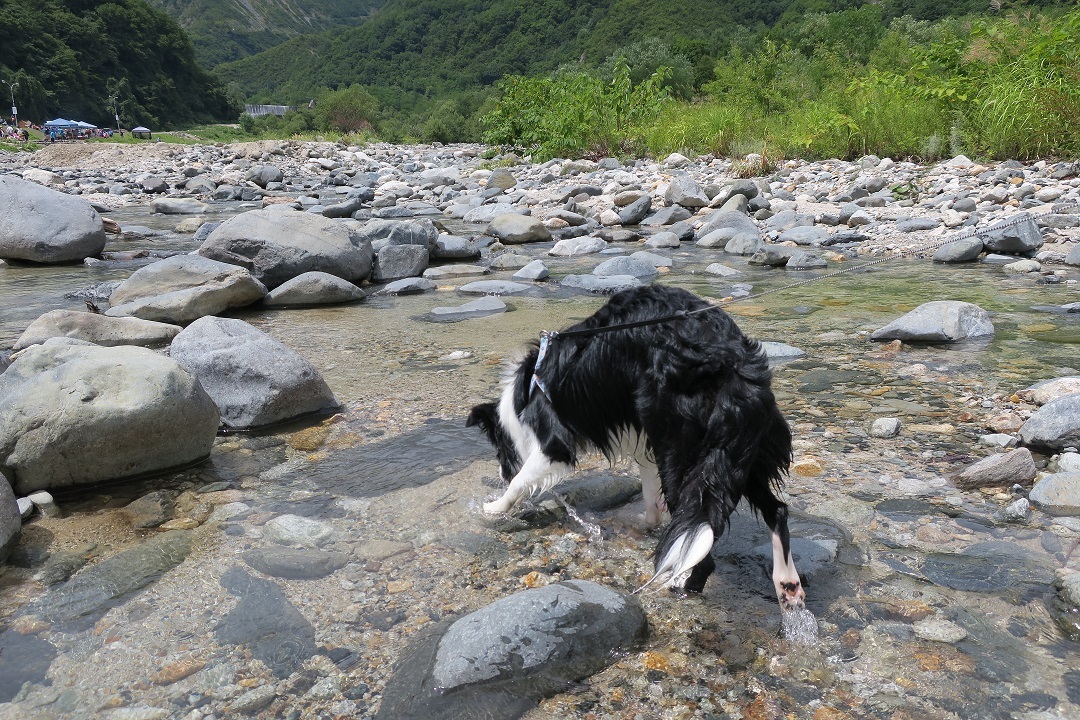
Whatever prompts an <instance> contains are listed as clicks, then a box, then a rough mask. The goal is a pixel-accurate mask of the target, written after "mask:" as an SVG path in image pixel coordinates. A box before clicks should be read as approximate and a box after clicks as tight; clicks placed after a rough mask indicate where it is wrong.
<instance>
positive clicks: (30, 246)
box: [0, 175, 105, 263]
mask: <svg viewBox="0 0 1080 720" xmlns="http://www.w3.org/2000/svg"><path fill="white" fill-rule="evenodd" d="M0 207H2V208H3V209H4V211H3V212H2V213H0V258H9V259H13V260H29V261H31V262H39V263H64V262H75V261H79V260H82V259H83V258H87V257H96V256H98V255H100V254H101V251H102V250H104V249H105V226H104V224H103V223H102V221H101V216H100V215H98V214H97V211H96V210H94V208H93V207H91V206H90V203H88V202H86V200H84V199H82V198H80V197H75V196H74V195H66V194H64V193H62V192H57V191H56V190H52V189H50V188H47V187H43V186H41V185H38V184H37V183H32V182H27V181H26V180H20V179H19V178H17V177H15V176H13V175H0Z"/></svg>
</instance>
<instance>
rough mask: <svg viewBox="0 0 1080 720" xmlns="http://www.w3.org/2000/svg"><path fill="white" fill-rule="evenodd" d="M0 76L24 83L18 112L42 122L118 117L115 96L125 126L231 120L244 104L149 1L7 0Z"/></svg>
mask: <svg viewBox="0 0 1080 720" xmlns="http://www.w3.org/2000/svg"><path fill="white" fill-rule="evenodd" d="M0 78H3V79H6V80H8V81H9V82H14V83H17V84H18V86H19V87H18V92H17V93H16V97H15V100H16V104H17V105H18V107H19V116H20V118H21V119H27V120H31V119H32V120H35V121H38V122H40V121H43V120H45V119H47V118H53V117H56V116H65V117H67V116H75V117H76V118H77V119H80V120H87V121H90V122H93V123H96V124H98V125H103V126H109V125H112V124H113V122H114V120H113V104H112V102H111V100H110V97H111V96H115V97H116V109H117V110H118V111H119V114H120V118H121V121H122V122H123V123H124V124H126V125H128V126H129V127H130V126H133V125H138V124H144V125H149V126H150V127H153V128H161V127H163V126H166V125H170V126H175V125H180V124H185V123H192V122H205V121H208V120H232V119H234V118H235V117H236V115H237V114H238V113H239V112H240V110H241V109H242V108H241V107H240V106H239V105H238V104H232V103H230V101H229V100H228V99H227V97H226V94H225V90H224V88H223V86H222V85H221V83H220V82H219V81H218V80H217V79H216V78H214V77H212V76H211V75H210V74H209V73H208V72H206V71H205V70H203V69H202V68H201V67H199V65H198V64H197V63H196V62H195V54H194V51H193V49H192V47H191V42H190V41H189V40H188V38H187V36H186V35H185V34H184V32H183V31H182V30H181V29H180V27H179V26H178V25H177V24H176V21H175V20H173V19H172V18H171V17H169V16H168V15H166V14H165V13H164V12H162V11H161V10H158V9H156V8H152V7H151V6H150V5H148V4H147V3H146V2H145V0H3V2H0ZM3 89H4V90H7V88H3Z"/></svg>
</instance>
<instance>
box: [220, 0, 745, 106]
mask: <svg viewBox="0 0 1080 720" xmlns="http://www.w3.org/2000/svg"><path fill="white" fill-rule="evenodd" d="M733 29H734V23H733V20H732V14H731V12H730V10H729V9H727V4H726V3H718V2H716V1H715V0H591V1H589V2H582V1H576V2H575V1H574V0H532V2H529V3H520V2H514V1H512V0H389V1H388V2H387V3H386V5H384V6H383V8H382V9H381V10H380V11H379V12H378V13H376V14H375V15H373V16H372V17H371V18H370V19H369V20H368V21H367V22H365V23H364V24H362V25H360V26H358V27H354V28H349V29H346V30H343V31H339V32H334V33H322V34H319V35H315V36H307V37H303V38H294V39H293V40H290V41H288V42H286V43H284V44H282V45H280V46H278V47H275V48H272V49H270V50H268V51H266V52H263V53H260V54H258V55H255V56H252V57H250V58H246V59H244V60H240V61H237V62H233V63H228V64H225V65H222V66H219V67H218V68H216V69H215V72H216V73H217V74H218V75H219V76H220V77H222V78H223V79H224V80H226V81H227V82H235V83H237V84H238V85H239V86H240V88H242V90H243V91H244V92H245V93H247V94H248V95H249V96H255V97H258V98H261V99H266V100H270V99H274V100H276V101H280V102H296V101H298V100H302V99H304V98H305V97H308V96H310V95H311V94H312V93H313V92H314V90H315V89H316V88H319V87H332V88H333V87H342V86H347V85H351V84H353V83H360V84H362V85H370V86H389V87H396V88H399V89H401V90H405V91H407V92H413V93H419V94H423V95H429V94H434V95H439V94H445V93H450V92H457V91H460V90H462V89H466V88H475V87H478V86H487V85H490V84H492V83H494V82H495V81H497V80H498V79H499V78H501V77H503V76H504V75H506V74H508V73H519V74H527V73H538V72H548V71H551V70H554V69H556V68H557V67H559V66H560V65H562V64H565V63H576V62H578V61H579V60H584V61H588V62H596V61H598V60H600V59H602V58H604V57H606V56H607V55H609V54H611V52H612V51H614V50H615V49H616V48H617V47H619V46H622V45H625V44H629V43H631V42H634V41H635V40H640V39H644V38H647V37H661V38H663V39H664V41H665V42H667V43H669V44H670V43H674V42H675V41H677V40H679V39H680V38H686V39H695V40H698V41H700V42H705V43H707V44H709V45H717V44H718V43H720V42H722V39H723V38H724V37H725V35H726V33H729V32H730V31H731V30H733Z"/></svg>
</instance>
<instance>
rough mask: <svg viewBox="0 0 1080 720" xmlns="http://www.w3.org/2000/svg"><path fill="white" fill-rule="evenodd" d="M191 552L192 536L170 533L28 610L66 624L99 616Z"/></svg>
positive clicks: (81, 575)
mask: <svg viewBox="0 0 1080 720" xmlns="http://www.w3.org/2000/svg"><path fill="white" fill-rule="evenodd" d="M190 552H191V533H190V532H189V531H187V530H170V531H169V532H165V533H162V534H160V535H154V536H152V537H151V538H150V539H149V540H147V541H146V542H144V543H142V544H140V545H136V546H135V547H133V548H131V549H130V550H125V551H123V552H121V553H119V554H117V555H114V556H112V557H110V558H106V559H104V560H102V561H101V562H99V563H97V564H96V565H92V566H90V567H88V568H86V569H84V570H83V571H82V572H79V573H78V574H76V575H75V576H74V577H73V578H71V580H68V581H67V582H66V583H65V584H63V585H61V586H59V587H57V588H56V589H55V590H53V591H52V592H50V593H49V594H48V595H46V596H45V597H43V598H42V599H41V600H39V601H37V602H36V603H33V604H31V605H30V606H29V607H28V608H27V612H28V614H31V615H36V616H38V617H40V618H43V619H45V620H47V621H49V622H54V623H62V622H68V621H72V620H76V619H78V618H81V617H84V616H89V615H95V614H96V613H98V612H99V611H104V610H107V609H108V608H110V607H112V606H113V605H114V604H115V602H114V601H116V600H118V599H123V598H124V597H125V596H126V595H128V594H130V593H133V592H135V591H136V590H138V589H140V588H143V587H146V586H147V585H149V584H150V583H151V582H153V581H154V580H157V579H158V578H159V577H161V575H162V574H164V573H165V572H167V571H168V570H171V569H172V568H174V567H176V566H177V565H179V564H180V563H181V562H183V561H184V558H186V557H187V556H188V553H190Z"/></svg>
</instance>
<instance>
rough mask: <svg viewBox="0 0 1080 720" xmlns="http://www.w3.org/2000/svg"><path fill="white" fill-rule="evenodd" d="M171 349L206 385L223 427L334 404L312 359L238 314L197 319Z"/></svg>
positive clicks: (267, 420)
mask: <svg viewBox="0 0 1080 720" xmlns="http://www.w3.org/2000/svg"><path fill="white" fill-rule="evenodd" d="M170 353H171V355H172V357H173V358H174V359H175V360H176V361H177V362H178V363H180V365H181V366H183V367H184V369H186V370H187V371H188V372H190V373H191V374H192V375H193V376H195V377H196V378H198V379H199V382H200V383H202V386H203V387H204V388H206V392H207V393H209V395H210V397H211V398H213V401H214V402H215V403H216V404H217V407H218V409H219V410H220V411H221V425H222V427H224V428H226V429H231V430H236V429H243V428H254V427H261V426H264V425H272V424H274V423H278V422H282V421H284V420H290V419H292V418H296V417H300V416H303V415H308V414H311V413H317V412H324V411H328V410H332V409H334V408H336V407H337V406H338V402H337V400H335V399H334V394H333V393H332V392H331V391H330V388H329V387H328V386H327V384H326V382H325V381H324V380H323V379H322V376H321V375H320V374H319V371H318V370H316V369H315V366H314V365H312V364H311V363H310V362H308V361H307V360H306V359H304V357H303V356H301V355H300V354H299V353H297V352H296V351H295V350H292V349H291V348H289V347H287V346H285V345H283V344H282V343H280V342H278V341H277V340H274V339H273V338H272V337H270V336H269V335H267V334H265V333H263V332H261V331H260V330H257V329H256V328H254V327H252V326H251V325H249V324H247V323H246V322H244V321H243V320H232V319H227V318H219V317H205V318H202V319H200V320H196V321H195V322H193V323H192V324H191V325H189V326H188V327H187V328H186V329H185V330H184V331H183V332H182V333H180V334H179V335H177V336H176V339H175V340H173V343H172V346H171V348H170Z"/></svg>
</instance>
